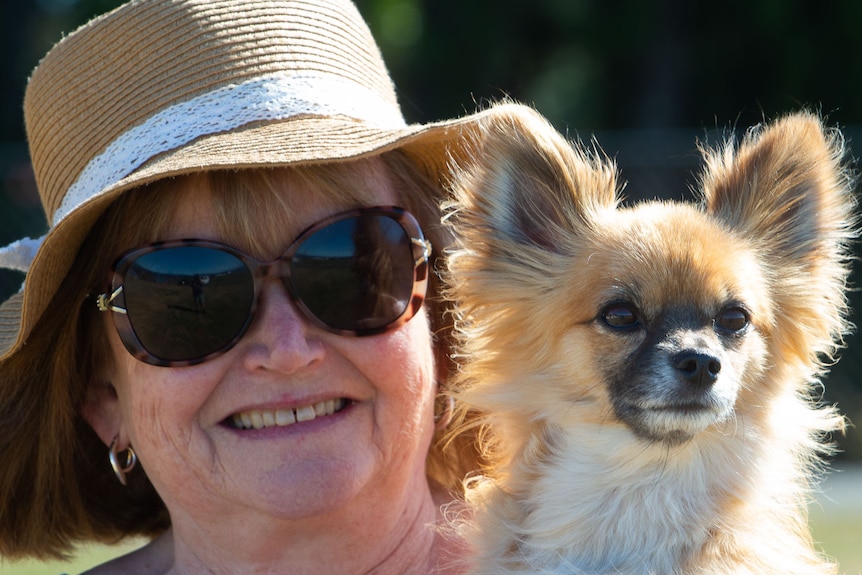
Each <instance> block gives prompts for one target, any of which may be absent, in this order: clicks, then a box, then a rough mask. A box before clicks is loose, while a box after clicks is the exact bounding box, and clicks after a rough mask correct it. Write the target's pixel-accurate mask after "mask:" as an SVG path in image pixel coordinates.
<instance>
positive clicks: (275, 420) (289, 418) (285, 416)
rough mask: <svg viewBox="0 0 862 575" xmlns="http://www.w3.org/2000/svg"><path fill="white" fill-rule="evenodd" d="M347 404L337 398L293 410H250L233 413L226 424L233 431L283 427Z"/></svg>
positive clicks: (328, 412) (311, 418)
mask: <svg viewBox="0 0 862 575" xmlns="http://www.w3.org/2000/svg"><path fill="white" fill-rule="evenodd" d="M347 403H348V402H347V400H346V399H344V398H339V399H328V400H326V401H320V402H317V403H315V404H314V405H304V406H301V407H295V408H293V409H275V410H266V409H251V410H249V411H242V412H240V413H235V414H234V415H232V416H231V417H230V418H228V423H229V425H231V427H234V428H235V429H263V428H265V427H284V426H287V425H293V424H294V423H302V422H304V421H311V420H313V419H316V418H318V417H325V416H327V415H332V414H334V413H338V412H339V411H341V410H342V409H344V408H345V407H346V406H347Z"/></svg>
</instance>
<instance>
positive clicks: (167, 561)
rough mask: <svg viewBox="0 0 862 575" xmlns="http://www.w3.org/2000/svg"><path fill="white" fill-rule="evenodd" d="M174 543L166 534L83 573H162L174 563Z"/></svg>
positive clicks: (96, 574)
mask: <svg viewBox="0 0 862 575" xmlns="http://www.w3.org/2000/svg"><path fill="white" fill-rule="evenodd" d="M173 559H174V554H173V543H172V542H171V539H170V536H169V535H168V534H164V535H162V536H160V537H158V538H157V539H154V540H153V541H151V542H149V543H147V544H146V545H144V546H143V547H141V548H140V549H136V550H135V551H132V552H131V553H127V554H126V555H121V556H119V557H117V558H115V559H112V560H110V561H108V562H106V563H102V564H101V565H97V566H96V567H93V568H92V569H90V570H89V571H85V572H84V573H82V574H81V575H161V574H163V573H167V572H168V571H169V570H170V568H171V565H173V562H174V561H173Z"/></svg>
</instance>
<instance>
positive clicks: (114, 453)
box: [108, 435, 138, 485]
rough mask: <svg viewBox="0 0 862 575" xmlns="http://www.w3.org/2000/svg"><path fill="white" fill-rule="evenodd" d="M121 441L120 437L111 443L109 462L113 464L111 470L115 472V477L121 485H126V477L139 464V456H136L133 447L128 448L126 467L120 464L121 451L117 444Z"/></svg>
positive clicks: (117, 436) (115, 437)
mask: <svg viewBox="0 0 862 575" xmlns="http://www.w3.org/2000/svg"><path fill="white" fill-rule="evenodd" d="M119 441H120V436H119V435H116V436H114V439H113V440H112V441H111V447H110V448H109V449H108V461H110V462H111V469H113V470H114V475H116V476H117V480H118V481H119V482H120V484H122V485H125V484H126V475H127V474H128V473H129V472H130V471H131V470H132V469H133V468H134V467H135V464H136V463H137V462H138V456H137V454H135V450H134V449H132V446H131V445H130V446H128V447H127V448H126V457H125V459H126V463H125V465H121V464H120V458H119V451H120V450H119V449H117V444H118V443H119Z"/></svg>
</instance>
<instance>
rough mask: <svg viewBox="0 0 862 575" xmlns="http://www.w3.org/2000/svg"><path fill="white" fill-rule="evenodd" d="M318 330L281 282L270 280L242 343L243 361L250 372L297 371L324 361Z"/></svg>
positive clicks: (261, 295)
mask: <svg viewBox="0 0 862 575" xmlns="http://www.w3.org/2000/svg"><path fill="white" fill-rule="evenodd" d="M319 333H320V330H319V329H318V328H316V327H315V326H314V325H313V324H312V323H311V322H309V321H308V320H307V319H306V317H305V316H304V315H303V314H302V312H300V311H299V310H298V309H297V307H296V305H295V304H294V303H293V301H292V300H291V299H290V296H289V295H288V294H287V290H286V289H285V287H284V284H283V283H282V282H281V280H279V279H277V278H270V279H269V280H268V281H267V282H266V285H265V286H264V287H263V288H262V289H261V293H260V301H259V302H258V308H257V312H256V313H255V317H254V323H252V325H251V327H250V329H249V331H248V333H246V335H245V337H244V338H243V340H244V341H243V342H242V352H243V357H242V361H243V362H244V364H245V366H246V368H247V369H249V370H258V369H266V370H270V371H280V372H284V373H290V372H294V371H297V370H300V369H303V368H305V367H306V366H309V365H312V364H314V363H315V362H318V361H320V360H321V359H322V358H323V345H322V342H321V341H320V339H319V338H318V337H317V335H316V334H319Z"/></svg>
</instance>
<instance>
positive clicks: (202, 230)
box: [158, 159, 399, 257]
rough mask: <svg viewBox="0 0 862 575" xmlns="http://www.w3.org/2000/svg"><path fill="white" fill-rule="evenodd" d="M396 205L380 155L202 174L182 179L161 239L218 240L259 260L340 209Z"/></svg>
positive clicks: (391, 186)
mask: <svg viewBox="0 0 862 575" xmlns="http://www.w3.org/2000/svg"><path fill="white" fill-rule="evenodd" d="M397 203H399V202H398V194H397V193H396V190H395V189H394V186H393V184H392V181H391V179H390V178H389V176H388V174H387V172H386V169H385V164H384V163H383V162H381V161H379V160H376V159H371V160H362V161H356V162H345V163H341V164H337V165H336V164H333V165H322V166H310V167H304V168H282V169H266V170H241V171H233V172H212V173H202V174H196V175H192V176H189V177H187V178H186V179H185V180H184V181H183V182H182V183H181V185H180V186H179V189H178V190H177V194H176V196H175V204H174V206H173V208H172V214H171V217H170V219H169V224H168V226H167V227H166V229H165V230H164V231H163V233H161V234H159V235H160V236H161V237H159V238H158V239H159V240H168V239H179V238H192V237H193V238H198V239H209V240H217V241H222V242H225V243H229V244H231V245H234V246H235V247H238V248H240V249H244V250H248V251H249V253H251V254H252V255H256V256H258V257H262V256H264V254H265V253H266V254H269V255H270V256H273V254H275V255H278V254H279V253H281V251H283V250H284V249H285V248H286V247H287V245H289V244H290V242H291V241H292V240H293V238H295V237H296V236H297V235H299V233H300V232H302V230H304V229H306V228H307V227H309V226H311V225H313V224H315V223H317V222H318V221H320V220H322V219H324V218H326V217H328V216H330V215H332V214H333V213H337V212H339V211H343V210H347V209H352V208H356V207H360V206H371V205H384V204H397ZM261 252H263V253H261ZM273 257H274V256H273Z"/></svg>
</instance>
